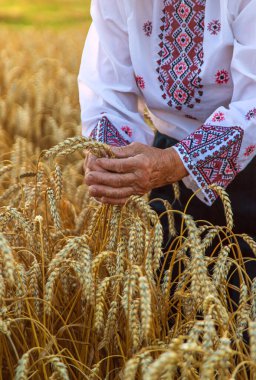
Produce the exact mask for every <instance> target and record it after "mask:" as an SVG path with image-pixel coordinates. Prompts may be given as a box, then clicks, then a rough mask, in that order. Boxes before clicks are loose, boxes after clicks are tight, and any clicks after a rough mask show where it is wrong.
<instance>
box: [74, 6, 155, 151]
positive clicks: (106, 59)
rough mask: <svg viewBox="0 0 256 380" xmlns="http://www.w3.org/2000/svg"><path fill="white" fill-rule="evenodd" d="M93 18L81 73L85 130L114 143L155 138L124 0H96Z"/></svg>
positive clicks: (83, 130)
mask: <svg viewBox="0 0 256 380" xmlns="http://www.w3.org/2000/svg"><path fill="white" fill-rule="evenodd" d="M91 4H92V5H91V15H92V19H93V23H92V25H91V28H90V30H89V33H88V35H87V39H86V43H85V47H84V51H83V55H82V61H81V66H80V71H79V76H78V85H79V99H80V106H81V120H82V134H83V135H84V136H85V137H92V138H94V139H97V140H99V141H103V142H105V143H107V144H110V145H126V144H129V143H131V142H133V141H138V142H141V143H144V144H149V145H150V144H152V142H153V132H152V131H151V129H150V128H149V127H148V125H147V124H146V123H145V121H144V117H143V115H142V114H141V112H140V110H139V104H140V102H141V99H142V91H143V90H144V89H145V86H146V84H145V81H144V79H143V77H141V76H138V74H137V75H136V74H135V73H134V70H133V66H132V62H131V57H130V49H129V41H128V32H127V25H126V16H125V11H124V9H123V8H124V6H123V2H122V1H121V0H108V1H107V2H106V1H105V0H92V2H91Z"/></svg>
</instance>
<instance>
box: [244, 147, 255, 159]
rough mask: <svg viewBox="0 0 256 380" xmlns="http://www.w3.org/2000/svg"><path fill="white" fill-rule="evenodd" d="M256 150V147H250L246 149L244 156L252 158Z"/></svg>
mask: <svg viewBox="0 0 256 380" xmlns="http://www.w3.org/2000/svg"><path fill="white" fill-rule="evenodd" d="M255 150H256V145H250V146H248V147H247V148H246V150H245V153H244V156H246V157H249V156H251V155H252V154H253V153H254V152H255Z"/></svg>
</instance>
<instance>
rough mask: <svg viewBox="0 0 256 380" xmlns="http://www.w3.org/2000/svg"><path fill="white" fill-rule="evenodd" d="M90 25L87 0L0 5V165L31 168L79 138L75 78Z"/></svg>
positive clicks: (2, 1)
mask: <svg viewBox="0 0 256 380" xmlns="http://www.w3.org/2000/svg"><path fill="white" fill-rule="evenodd" d="M89 25H90V0H0V160H1V162H2V163H3V162H7V161H8V162H9V161H12V162H17V163H19V164H20V165H25V164H24V163H25V161H26V166H30V164H32V160H31V157H35V158H36V157H38V155H39V154H40V152H41V151H42V149H47V148H49V147H51V146H53V145H55V144H57V143H58V142H60V141H63V140H64V139H65V138H67V137H71V136H75V135H77V134H81V127H80V107H79V101H78V90H77V75H78V71H79V65H80V60H81V54H82V50H83V46H84V41H85V38H86V34H87V31H88V28H89ZM28 158H29V161H28V160H27V159H28ZM34 162H36V159H35V161H34ZM27 169H29V168H27Z"/></svg>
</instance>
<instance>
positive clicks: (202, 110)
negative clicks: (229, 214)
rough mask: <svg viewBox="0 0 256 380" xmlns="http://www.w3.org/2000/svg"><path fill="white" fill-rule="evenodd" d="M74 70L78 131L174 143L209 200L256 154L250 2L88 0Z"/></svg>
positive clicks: (255, 59) (253, 10)
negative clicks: (86, 25) (87, 20)
mask: <svg viewBox="0 0 256 380" xmlns="http://www.w3.org/2000/svg"><path fill="white" fill-rule="evenodd" d="M91 15H92V19H93V22H92V25H91V28H90V31H89V34H88V36H87V39H86V44H85V48H84V52H83V56H82V62H81V67H80V73H79V78H78V79H79V94H80V104H81V118H82V131H83V135H84V136H91V137H93V138H95V139H97V140H99V141H103V142H106V143H108V144H112V145H126V144H129V143H131V142H132V141H139V142H142V143H145V144H152V142H153V132H152V130H151V129H150V128H149V127H148V125H147V123H146V122H145V121H144V118H143V109H144V106H145V105H146V107H147V108H148V110H149V112H150V115H151V118H152V120H153V122H154V125H155V126H156V128H157V129H158V130H159V131H160V132H162V133H164V134H166V135H168V136H171V137H173V138H175V139H177V140H178V141H179V143H177V144H176V145H175V149H176V151H177V152H178V154H179V155H180V157H181V159H182V161H183V163H184V165H185V166H186V168H187V170H188V172H189V175H188V176H187V177H186V178H184V179H183V181H184V183H185V184H186V186H187V187H189V188H191V189H192V190H193V191H196V190H197V189H198V188H199V189H201V190H202V191H199V192H198V194H197V196H198V197H199V198H200V199H201V200H202V201H204V202H206V203H207V204H209V205H211V204H212V203H213V202H214V200H215V199H216V194H215V193H214V191H213V190H211V189H209V187H208V186H209V185H211V184H213V183H216V184H218V185H221V186H223V187H224V188H226V187H227V186H228V185H229V184H230V183H231V182H232V181H233V180H234V178H235V177H236V175H237V174H238V173H239V171H241V170H243V169H244V168H245V167H246V166H247V164H248V163H249V162H250V161H251V160H252V158H253V157H254V156H255V154H256V0H139V1H138V0H136V1H135V0H129V1H127V0H107V1H106V0H92V5H91Z"/></svg>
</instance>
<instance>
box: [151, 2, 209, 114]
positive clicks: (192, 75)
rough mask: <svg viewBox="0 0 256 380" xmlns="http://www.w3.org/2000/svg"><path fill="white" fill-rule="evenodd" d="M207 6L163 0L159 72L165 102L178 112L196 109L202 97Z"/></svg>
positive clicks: (200, 3) (197, 3)
mask: <svg viewBox="0 0 256 380" xmlns="http://www.w3.org/2000/svg"><path fill="white" fill-rule="evenodd" d="M205 3H206V0H164V9H163V17H162V19H161V31H160V36H159V37H160V44H159V46H160V51H159V53H158V54H159V60H158V61H157V72H158V74H159V76H158V79H159V81H160V88H161V91H162V97H163V99H165V100H166V102H167V104H168V105H169V106H170V107H176V108H177V109H178V110H181V109H182V108H183V107H189V108H193V107H194V105H195V104H196V103H200V98H201V97H202V95H203V86H202V84H201V78H200V72H201V67H202V64H203V56H204V54H203V38H204V21H205Z"/></svg>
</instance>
